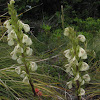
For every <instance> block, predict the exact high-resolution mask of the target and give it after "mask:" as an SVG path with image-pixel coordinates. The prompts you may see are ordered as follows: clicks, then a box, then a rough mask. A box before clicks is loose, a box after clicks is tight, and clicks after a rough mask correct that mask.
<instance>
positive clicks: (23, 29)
mask: <svg viewBox="0 0 100 100" xmlns="http://www.w3.org/2000/svg"><path fill="white" fill-rule="evenodd" d="M14 3H15V1H14V0H10V3H9V4H8V9H9V14H10V15H11V19H9V20H7V21H5V22H4V26H5V27H6V28H7V33H8V38H7V40H8V45H9V46H13V45H14V46H15V47H14V50H13V51H12V52H11V53H10V55H11V57H12V59H13V60H16V61H17V62H18V63H19V64H24V65H25V68H26V69H25V71H21V67H20V66H18V67H16V68H15V72H17V73H18V74H20V76H21V77H22V78H23V82H26V83H29V79H28V74H29V72H30V71H36V70H37V65H36V63H35V62H31V61H27V60H26V59H25V58H26V56H31V55H32V52H33V50H32V48H30V45H31V44H32V40H31V39H30V38H29V37H28V35H26V34H25V33H27V32H29V31H30V27H29V25H28V24H24V23H23V22H22V21H20V20H18V17H17V16H16V13H17V12H16V11H15V10H14Z"/></svg>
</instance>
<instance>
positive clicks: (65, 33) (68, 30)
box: [64, 27, 74, 36]
mask: <svg viewBox="0 0 100 100" xmlns="http://www.w3.org/2000/svg"><path fill="white" fill-rule="evenodd" d="M72 32H74V29H73V28H72V27H67V28H65V30H64V35H65V36H69V34H70V33H72Z"/></svg>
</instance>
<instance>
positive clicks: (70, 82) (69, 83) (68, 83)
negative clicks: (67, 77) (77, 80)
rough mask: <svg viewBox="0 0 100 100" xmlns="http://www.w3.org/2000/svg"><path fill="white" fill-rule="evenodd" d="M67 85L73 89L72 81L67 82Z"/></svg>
mask: <svg viewBox="0 0 100 100" xmlns="http://www.w3.org/2000/svg"><path fill="white" fill-rule="evenodd" d="M66 85H67V86H68V88H69V89H71V88H72V81H69V82H67V83H66Z"/></svg>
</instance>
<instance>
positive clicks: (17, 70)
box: [15, 66, 21, 74]
mask: <svg viewBox="0 0 100 100" xmlns="http://www.w3.org/2000/svg"><path fill="white" fill-rule="evenodd" d="M15 72H16V73H17V74H20V72H21V68H20V66H18V67H17V68H15Z"/></svg>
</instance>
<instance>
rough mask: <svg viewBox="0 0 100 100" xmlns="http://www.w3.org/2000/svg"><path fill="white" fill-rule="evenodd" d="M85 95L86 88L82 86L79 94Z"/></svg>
mask: <svg viewBox="0 0 100 100" xmlns="http://www.w3.org/2000/svg"><path fill="white" fill-rule="evenodd" d="M81 95H85V90H84V89H83V88H80V90H79V96H81Z"/></svg>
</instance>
